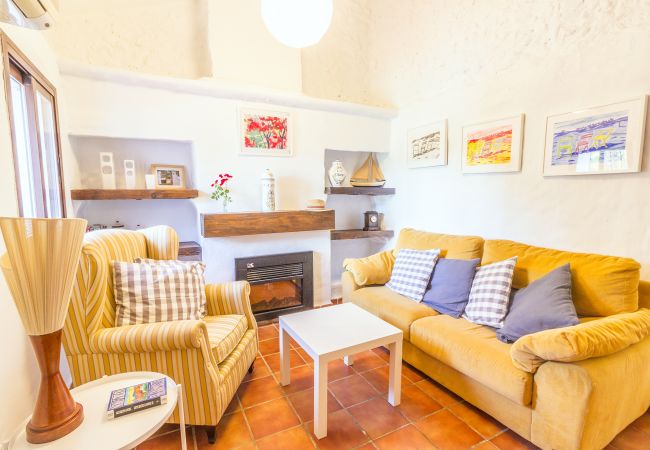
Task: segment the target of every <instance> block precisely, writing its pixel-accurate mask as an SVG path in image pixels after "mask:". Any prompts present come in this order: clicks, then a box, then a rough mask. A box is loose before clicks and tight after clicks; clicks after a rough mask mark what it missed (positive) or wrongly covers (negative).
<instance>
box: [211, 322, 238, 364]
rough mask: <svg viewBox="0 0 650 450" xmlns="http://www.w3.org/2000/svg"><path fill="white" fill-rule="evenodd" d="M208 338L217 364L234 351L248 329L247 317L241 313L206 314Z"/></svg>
mask: <svg viewBox="0 0 650 450" xmlns="http://www.w3.org/2000/svg"><path fill="white" fill-rule="evenodd" d="M203 320H204V321H205V325H206V327H207V329H208V340H209V341H210V347H211V349H212V353H213V354H214V357H215V359H216V360H217V364H219V363H221V362H222V361H223V360H224V359H226V358H227V357H228V355H230V354H231V353H232V351H233V350H234V349H235V347H237V344H239V341H241V338H242V337H243V336H244V333H246V330H248V321H247V320H246V317H244V316H242V315H239V314H229V315H227V316H205V317H204V318H203Z"/></svg>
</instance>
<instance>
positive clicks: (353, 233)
mask: <svg viewBox="0 0 650 450" xmlns="http://www.w3.org/2000/svg"><path fill="white" fill-rule="evenodd" d="M394 235H395V233H394V232H393V230H376V231H364V230H332V231H330V237H331V239H332V240H333V241H342V240H344V239H367V238H385V239H388V238H392V237H393V236H394Z"/></svg>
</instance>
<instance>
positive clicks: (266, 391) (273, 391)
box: [237, 376, 282, 408]
mask: <svg viewBox="0 0 650 450" xmlns="http://www.w3.org/2000/svg"><path fill="white" fill-rule="evenodd" d="M237 395H238V396H239V401H240V402H241V404H242V406H243V407H244V408H248V407H250V406H253V405H256V404H258V403H262V402H266V401H269V400H273V399H274V398H278V397H282V389H280V386H279V385H278V383H277V382H276V381H275V380H274V379H273V377H271V376H268V377H264V378H259V379H257V380H252V381H249V382H247V383H242V384H241V385H240V386H239V389H238V390H237Z"/></svg>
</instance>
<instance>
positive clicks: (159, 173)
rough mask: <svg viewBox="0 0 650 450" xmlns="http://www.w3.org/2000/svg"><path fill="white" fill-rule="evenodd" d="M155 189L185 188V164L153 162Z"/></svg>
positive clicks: (152, 170)
mask: <svg viewBox="0 0 650 450" xmlns="http://www.w3.org/2000/svg"><path fill="white" fill-rule="evenodd" d="M151 174H152V175H153V176H154V178H155V185H154V188H155V189H185V187H186V179H185V166H183V165H179V164H152V165H151Z"/></svg>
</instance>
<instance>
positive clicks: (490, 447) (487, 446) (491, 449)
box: [472, 441, 499, 450]
mask: <svg viewBox="0 0 650 450" xmlns="http://www.w3.org/2000/svg"><path fill="white" fill-rule="evenodd" d="M472 450H499V447H497V446H496V445H494V444H493V443H492V442H490V441H483V442H481V443H480V444H478V445H475V446H474V447H472Z"/></svg>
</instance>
